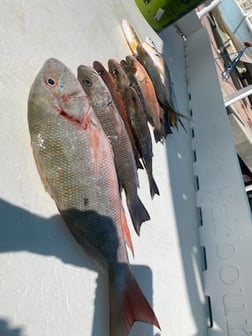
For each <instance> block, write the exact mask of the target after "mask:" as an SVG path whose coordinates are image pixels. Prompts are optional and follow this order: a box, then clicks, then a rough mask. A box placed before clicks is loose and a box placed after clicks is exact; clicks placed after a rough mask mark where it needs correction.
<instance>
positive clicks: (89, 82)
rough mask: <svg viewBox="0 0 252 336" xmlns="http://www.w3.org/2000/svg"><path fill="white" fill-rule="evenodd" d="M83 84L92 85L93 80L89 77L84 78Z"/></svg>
mask: <svg viewBox="0 0 252 336" xmlns="http://www.w3.org/2000/svg"><path fill="white" fill-rule="evenodd" d="M82 84H83V85H84V86H91V85H92V82H91V81H90V80H89V79H83V80H82Z"/></svg>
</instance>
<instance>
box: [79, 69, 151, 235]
mask: <svg viewBox="0 0 252 336" xmlns="http://www.w3.org/2000/svg"><path fill="white" fill-rule="evenodd" d="M78 80H79V82H80V83H81V85H82V87H83V89H84V91H85V92H86V94H87V96H88V98H89V100H90V102H91V105H92V107H93V109H94V112H95V114H96V116H97V117H98V119H99V121H100V122H101V124H102V127H103V129H104V132H105V134H106V135H107V136H108V138H109V140H110V143H111V145H112V148H113V152H114V155H115V165H116V171H117V175H118V179H119V183H120V184H121V186H122V187H123V189H124V191H125V196H126V202H127V206H128V209H129V213H130V217H131V220H132V223H133V225H134V228H135V231H136V233H137V234H138V235H140V228H141V224H142V223H143V222H145V221H147V220H149V219H150V216H149V214H148V211H147V210H146V209H145V207H144V205H143V203H142V201H141V200H140V198H139V196H138V193H137V188H138V185H139V183H138V174H137V167H136V163H135V159H134V154H133V151H132V147H131V144H130V140H129V137H128V134H127V131H126V129H125V126H124V124H123V121H122V119H121V117H120V114H119V112H118V111H117V109H116V107H115V105H114V102H113V100H112V97H111V94H110V92H109V89H108V88H107V86H106V85H105V83H104V82H103V80H102V79H101V77H100V76H99V75H98V73H97V72H96V71H95V70H94V69H93V68H92V67H89V66H86V65H81V66H79V67H78Z"/></svg>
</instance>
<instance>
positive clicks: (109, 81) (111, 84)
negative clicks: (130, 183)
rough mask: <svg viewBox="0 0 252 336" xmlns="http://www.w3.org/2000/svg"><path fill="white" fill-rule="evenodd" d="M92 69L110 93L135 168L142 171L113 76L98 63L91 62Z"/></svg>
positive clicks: (124, 108) (122, 102)
mask: <svg viewBox="0 0 252 336" xmlns="http://www.w3.org/2000/svg"><path fill="white" fill-rule="evenodd" d="M93 68H94V69H95V71H96V72H97V73H98V74H99V75H100V76H101V78H102V80H103V82H104V83H105V84H106V86H107V88H108V89H109V91H110V94H111V97H112V99H113V101H114V103H115V106H116V108H117V110H118V112H119V113H120V116H121V118H122V120H123V122H124V125H125V128H126V131H127V133H128V136H129V139H130V143H131V146H132V149H133V152H134V157H135V160H136V165H137V168H140V169H143V166H142V164H141V162H140V160H139V157H140V154H139V152H138V149H137V147H136V141H135V138H134V135H133V133H132V129H131V126H130V123H129V118H128V115H127V110H126V107H125V104H124V101H123V98H122V95H121V93H120V91H119V89H118V87H117V85H116V83H115V81H114V79H113V76H112V75H111V73H110V72H109V71H107V70H106V69H105V68H104V66H103V65H102V63H100V62H98V61H94V62H93Z"/></svg>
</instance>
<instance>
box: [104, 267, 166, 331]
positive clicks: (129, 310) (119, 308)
mask: <svg viewBox="0 0 252 336" xmlns="http://www.w3.org/2000/svg"><path fill="white" fill-rule="evenodd" d="M135 321H140V322H146V323H150V324H153V325H155V326H156V327H158V328H159V329H160V326H159V322H158V320H157V317H156V316H155V313H154V312H153V310H152V308H151V306H150V305H149V303H148V301H147V299H146V298H145V296H144V294H143V293H142V291H141V289H140V287H139V286H138V284H137V282H136V279H135V278H134V276H133V274H132V273H131V271H130V270H129V276H128V279H127V282H126V283H125V286H124V288H123V289H121V290H118V289H117V290H113V288H110V336H119V335H120V336H128V334H129V331H130V328H131V326H132V325H133V323H134V322H135Z"/></svg>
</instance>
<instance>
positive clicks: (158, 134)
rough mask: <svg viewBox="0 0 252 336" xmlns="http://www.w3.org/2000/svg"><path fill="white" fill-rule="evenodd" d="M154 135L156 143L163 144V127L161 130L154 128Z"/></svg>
mask: <svg viewBox="0 0 252 336" xmlns="http://www.w3.org/2000/svg"><path fill="white" fill-rule="evenodd" d="M153 134H154V138H155V141H156V142H158V141H160V142H163V140H164V138H165V136H164V129H163V127H161V128H160V129H156V128H154V130H153Z"/></svg>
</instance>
